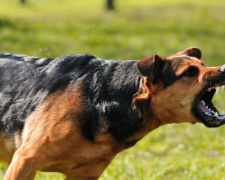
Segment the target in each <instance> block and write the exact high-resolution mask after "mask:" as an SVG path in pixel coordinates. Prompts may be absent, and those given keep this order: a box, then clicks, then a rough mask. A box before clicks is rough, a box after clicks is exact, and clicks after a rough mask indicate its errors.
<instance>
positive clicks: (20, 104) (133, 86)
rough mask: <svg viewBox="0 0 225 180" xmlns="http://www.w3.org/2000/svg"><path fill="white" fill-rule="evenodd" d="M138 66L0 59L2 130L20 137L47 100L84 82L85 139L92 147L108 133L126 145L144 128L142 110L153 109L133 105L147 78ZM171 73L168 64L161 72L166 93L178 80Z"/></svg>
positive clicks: (82, 59)
mask: <svg viewBox="0 0 225 180" xmlns="http://www.w3.org/2000/svg"><path fill="white" fill-rule="evenodd" d="M136 62H137V61H113V60H110V61H105V60H102V59H100V58H97V57H95V56H92V55H71V56H64V57H59V58H56V59H45V58H42V59H39V58H37V57H30V56H23V55H11V54H0V123H1V124H0V127H1V130H2V131H3V130H4V131H5V132H8V133H15V132H17V131H22V129H23V126H24V123H25V122H26V119H27V118H28V117H29V115H30V114H31V113H32V112H33V111H35V110H36V108H37V107H38V106H39V105H40V104H41V103H42V102H43V100H45V99H46V97H48V96H49V95H50V94H52V93H53V92H55V91H57V90H59V89H60V90H61V91H62V92H63V91H64V90H65V89H66V88H67V87H68V86H69V85H72V84H73V85H75V86H76V85H78V84H79V82H82V83H80V84H79V91H81V92H82V98H83V101H82V105H83V107H85V108H84V109H85V112H84V113H83V114H82V115H80V116H81V117H79V119H78V121H79V124H80V128H81V132H82V134H83V135H84V136H85V137H86V138H87V139H89V140H90V141H93V140H94V138H95V135H96V134H97V133H98V132H100V130H101V129H104V130H106V131H107V132H109V133H110V134H111V135H112V136H113V137H114V138H115V139H116V140H117V141H124V140H125V139H126V138H127V137H128V136H130V135H132V134H133V133H135V132H136V131H137V130H139V129H140V128H141V127H142V126H143V113H144V109H145V108H148V109H149V107H144V106H148V104H147V103H136V104H133V103H132V100H133V98H134V96H135V94H136V93H137V92H138V91H139V89H140V83H141V82H142V78H143V76H141V74H140V73H139V72H138V70H137V69H136V67H135V66H134V64H135V63H136ZM171 68H172V65H171V64H170V63H167V64H165V65H164V66H163V69H162V75H163V76H164V77H166V80H165V82H164V84H165V87H167V86H169V85H171V84H173V83H174V82H175V81H176V80H177V78H178V77H177V76H176V75H175V74H174V73H173V70H172V69H171ZM164 77H163V79H164ZM52 105H54V104H52ZM74 120H75V119H74ZM134 143H135V142H132V143H131V144H134Z"/></svg>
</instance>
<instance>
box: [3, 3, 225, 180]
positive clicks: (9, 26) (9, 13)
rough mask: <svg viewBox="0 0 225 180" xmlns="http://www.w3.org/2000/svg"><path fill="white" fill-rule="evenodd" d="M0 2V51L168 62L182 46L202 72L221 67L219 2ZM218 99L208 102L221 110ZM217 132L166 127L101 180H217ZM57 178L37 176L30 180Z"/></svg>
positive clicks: (223, 37) (220, 168) (220, 167)
mask: <svg viewBox="0 0 225 180" xmlns="http://www.w3.org/2000/svg"><path fill="white" fill-rule="evenodd" d="M116 8H117V9H116V11H115V12H107V11H106V10H105V9H104V5H103V1H102V0H94V1H93V0H85V1H83V0H76V1H72V0H64V1H61V0H46V1H44V0H40V1H37V0H28V2H27V4H25V5H21V4H19V0H7V1H6V0H0V51H1V52H10V53H17V54H30V55H35V56H39V57H56V56H61V55H65V54H75V53H90V54H95V55H97V56H99V57H101V58H105V59H141V58H143V57H146V56H149V55H151V54H153V53H158V54H159V55H162V56H169V55H171V54H173V53H175V52H177V51H180V50H183V49H185V48H187V47H190V46H197V47H199V48H200V49H202V52H203V59H204V61H205V62H206V64H207V65H219V64H222V63H225V60H224V59H225V50H224V48H225V23H224V22H225V3H224V0H214V1H204V0H199V1H196V0H189V1H187V0H170V1H167V0H157V1H149V0H142V1H137V0H123V1H119V0H117V1H116ZM224 93H225V92H220V94H219V95H217V96H216V97H215V99H214V102H215V103H216V104H217V106H219V108H220V109H225V96H224ZM224 137H225V127H220V128H218V129H207V128H206V127H204V126H203V125H201V124H197V125H190V124H180V125H166V126H164V127H161V128H159V129H157V130H155V131H153V132H152V133H150V134H149V135H148V136H146V137H145V138H144V139H143V140H142V141H140V142H139V143H138V144H137V145H136V146H135V147H133V148H131V149H129V150H126V151H124V152H123V153H121V154H119V155H118V156H117V157H116V158H115V159H114V160H113V162H112V164H111V165H110V166H109V167H108V168H107V170H106V171H105V172H104V173H103V175H102V176H101V178H100V179H101V180H108V179H110V180H117V179H120V180H127V179H135V180H139V179H140V180H141V179H142V180H143V179H144V180H145V179H151V180H152V179H153V180H158V179H159V180H162V179H163V180H164V179H165V180H175V179H179V180H225V173H224V172H225V138H224ZM6 168H7V165H6V164H4V163H2V164H0V169H1V171H0V179H2V178H3V176H4V173H5V171H6ZM63 178H64V176H62V175H60V174H54V173H40V172H39V173H38V175H37V177H36V180H45V179H47V180H50V179H51V180H57V179H58V180H61V179H63Z"/></svg>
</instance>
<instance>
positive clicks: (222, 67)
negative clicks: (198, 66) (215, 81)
mask: <svg viewBox="0 0 225 180" xmlns="http://www.w3.org/2000/svg"><path fill="white" fill-rule="evenodd" d="M220 71H221V72H224V73H225V64H224V65H222V66H221V67H220Z"/></svg>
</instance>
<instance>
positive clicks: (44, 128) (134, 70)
mask: <svg viewBox="0 0 225 180" xmlns="http://www.w3.org/2000/svg"><path fill="white" fill-rule="evenodd" d="M200 58H201V51H200V50H199V49H197V48H188V49H186V50H184V51H182V52H178V53H177V54H175V55H172V56H170V57H169V58H163V57H160V56H158V55H152V56H150V57H147V58H145V59H142V60H140V61H113V60H110V61H105V60H102V59H100V58H97V57H95V56H92V55H72V56H65V57H60V58H56V59H44V58H42V59H39V58H36V57H30V56H21V55H11V54H0V75H1V76H0V101H1V104H0V117H1V120H0V128H1V129H0V130H1V141H0V143H1V144H0V158H1V160H4V161H8V162H11V163H10V166H9V168H8V170H7V173H6V175H5V180H24V179H33V178H34V177H35V173H36V170H41V171H54V172H61V173H64V174H65V175H66V176H67V179H98V177H99V176H100V174H101V173H102V172H103V171H104V169H105V168H106V167H107V165H108V164H109V163H110V162H111V160H112V159H113V158H114V157H115V155H116V154H117V153H119V152H120V151H122V150H124V149H126V148H129V147H131V146H133V145H134V144H135V143H136V142H137V141H139V140H140V139H141V138H142V137H143V136H145V135H146V134H147V133H149V132H150V131H152V130H154V129H156V128H158V127H159V126H162V125H164V124H168V123H182V122H190V123H196V122H202V123H204V124H205V125H206V126H208V127H218V126H220V125H222V124H224V123H225V116H224V115H222V114H221V113H220V112H218V110H217V109H216V107H214V105H213V103H212V101H211V100H212V97H213V95H214V93H215V87H219V86H222V87H224V85H225V65H222V66H219V67H205V66H204V63H203V62H202V61H201V60H199V59H200Z"/></svg>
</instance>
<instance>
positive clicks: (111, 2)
mask: <svg viewBox="0 0 225 180" xmlns="http://www.w3.org/2000/svg"><path fill="white" fill-rule="evenodd" d="M106 8H107V9H108V10H114V9H115V7H114V0H106Z"/></svg>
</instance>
